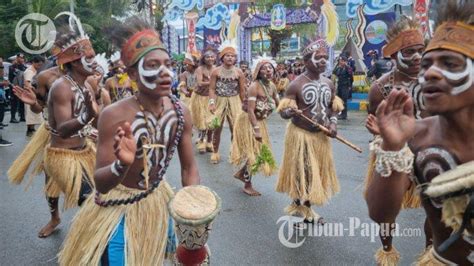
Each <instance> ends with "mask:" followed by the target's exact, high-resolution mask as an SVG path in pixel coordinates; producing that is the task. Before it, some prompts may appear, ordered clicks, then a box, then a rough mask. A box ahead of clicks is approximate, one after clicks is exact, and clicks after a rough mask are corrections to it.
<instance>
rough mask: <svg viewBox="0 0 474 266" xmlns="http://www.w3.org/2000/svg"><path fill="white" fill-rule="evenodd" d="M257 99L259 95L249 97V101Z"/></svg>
mask: <svg viewBox="0 0 474 266" xmlns="http://www.w3.org/2000/svg"><path fill="white" fill-rule="evenodd" d="M256 100H257V97H249V98H248V101H253V102H255V101H256Z"/></svg>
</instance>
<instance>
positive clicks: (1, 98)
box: [0, 57, 8, 129]
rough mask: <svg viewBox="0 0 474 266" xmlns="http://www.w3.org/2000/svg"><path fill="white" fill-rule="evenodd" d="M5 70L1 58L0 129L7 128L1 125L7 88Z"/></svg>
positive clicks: (0, 58)
mask: <svg viewBox="0 0 474 266" xmlns="http://www.w3.org/2000/svg"><path fill="white" fill-rule="evenodd" d="M4 70H5V68H4V66H3V58H2V57H0V129H3V127H6V126H8V124H3V118H4V117H5V107H6V105H7V93H6V92H7V88H8V79H6V78H5V71H4Z"/></svg>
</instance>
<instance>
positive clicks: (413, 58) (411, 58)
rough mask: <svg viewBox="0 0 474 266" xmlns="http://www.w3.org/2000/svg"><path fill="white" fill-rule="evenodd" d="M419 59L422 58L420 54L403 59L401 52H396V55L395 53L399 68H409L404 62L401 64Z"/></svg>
mask: <svg viewBox="0 0 474 266" xmlns="http://www.w3.org/2000/svg"><path fill="white" fill-rule="evenodd" d="M421 57H422V56H421V54H419V53H418V52H417V53H414V54H413V55H412V56H410V57H404V56H403V54H402V52H401V51H398V53H397V62H398V64H399V65H400V66H401V67H403V68H408V67H409V66H408V65H407V64H405V62H403V61H411V60H416V59H421Z"/></svg>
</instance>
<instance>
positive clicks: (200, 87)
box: [191, 49, 216, 154]
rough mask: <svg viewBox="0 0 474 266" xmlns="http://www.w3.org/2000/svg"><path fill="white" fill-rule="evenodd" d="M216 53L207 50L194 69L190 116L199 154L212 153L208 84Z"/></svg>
mask: <svg viewBox="0 0 474 266" xmlns="http://www.w3.org/2000/svg"><path fill="white" fill-rule="evenodd" d="M215 62H216V53H215V52H214V51H213V50H211V49H208V50H206V51H205V52H204V54H203V56H202V57H201V65H200V66H199V67H198V68H197V69H196V79H197V87H196V89H195V90H194V93H193V95H192V96H191V115H192V117H193V124H194V126H195V127H196V129H197V130H199V136H198V137H199V140H198V144H197V149H198V151H199V153H201V154H202V153H206V151H207V152H212V151H213V150H214V148H213V146H212V134H213V130H212V129H211V128H210V123H211V119H212V114H211V112H210V111H209V107H208V104H209V84H210V81H211V73H212V71H213V70H214V69H215V65H214V64H215Z"/></svg>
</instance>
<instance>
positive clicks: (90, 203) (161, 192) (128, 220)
mask: <svg viewBox="0 0 474 266" xmlns="http://www.w3.org/2000/svg"><path fill="white" fill-rule="evenodd" d="M140 192H143V190H138V189H133V188H128V187H125V186H123V185H118V186H117V187H115V188H113V189H112V190H111V191H109V192H108V193H107V194H101V195H100V198H101V200H111V199H127V198H130V197H132V196H134V195H136V194H138V193H140ZM172 196H173V191H172V189H171V187H170V186H169V184H168V183H167V182H166V181H162V182H161V183H160V185H159V186H158V188H157V189H156V190H155V191H154V192H153V193H151V194H150V195H148V197H146V198H144V199H142V200H141V201H139V202H137V203H134V204H129V205H120V206H110V207H101V206H99V205H97V204H96V203H95V202H94V196H93V195H91V196H90V197H89V198H88V199H87V200H86V202H85V203H84V206H83V207H82V208H81V209H80V210H79V212H78V213H77V215H76V216H75V217H74V220H73V222H72V225H71V229H70V231H69V233H68V235H67V237H66V240H65V241H64V245H63V247H62V249H61V252H60V253H59V264H60V265H100V264H102V263H103V262H104V260H107V261H108V262H109V264H110V265H117V264H118V265H163V261H164V259H165V257H166V256H165V255H166V254H167V252H169V253H170V254H169V255H171V253H174V252H175V250H176V249H175V248H176V240H175V235H174V229H173V225H172V224H173V223H172V222H170V221H171V219H170V216H169V213H168V207H167V206H168V202H169V200H170V199H171V197H172Z"/></svg>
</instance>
